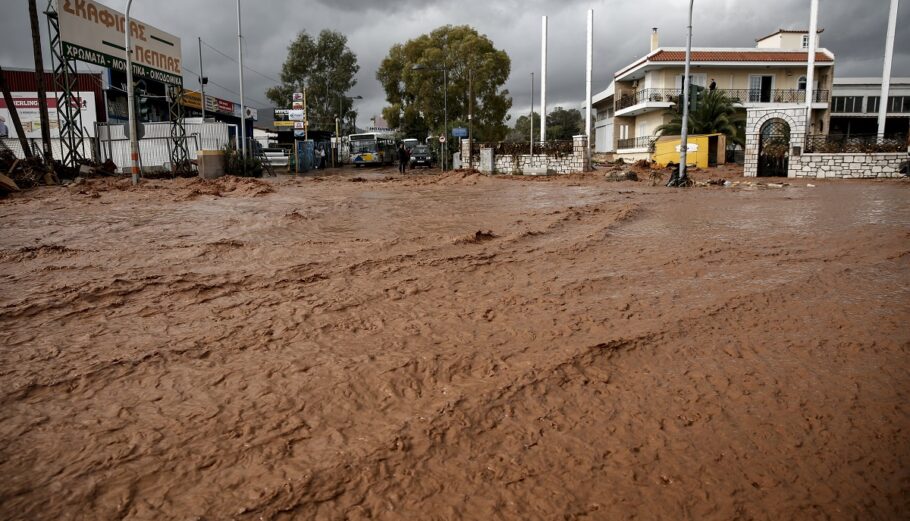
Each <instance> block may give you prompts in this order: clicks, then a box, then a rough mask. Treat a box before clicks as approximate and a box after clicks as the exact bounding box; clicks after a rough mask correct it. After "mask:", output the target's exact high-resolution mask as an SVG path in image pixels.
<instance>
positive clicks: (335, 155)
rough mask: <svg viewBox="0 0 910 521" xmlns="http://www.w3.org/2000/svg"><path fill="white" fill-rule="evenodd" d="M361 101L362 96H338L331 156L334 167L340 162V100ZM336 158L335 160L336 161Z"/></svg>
mask: <svg viewBox="0 0 910 521" xmlns="http://www.w3.org/2000/svg"><path fill="white" fill-rule="evenodd" d="M357 99H363V96H339V97H338V113H337V114H335V146H334V147H333V148H334V149H335V150H334V153H333V154H332V166H335V163H336V162H340V161H341V157H340V156H341V154H340V152H341V129H340V126H339V123H340V122H341V101H342V100H351V101H353V100H357ZM336 158H337V159H336Z"/></svg>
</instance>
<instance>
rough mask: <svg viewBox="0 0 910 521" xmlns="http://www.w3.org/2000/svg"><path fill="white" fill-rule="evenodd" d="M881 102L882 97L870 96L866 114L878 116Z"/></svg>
mask: <svg viewBox="0 0 910 521" xmlns="http://www.w3.org/2000/svg"><path fill="white" fill-rule="evenodd" d="M879 100H881V96H869V97H868V98H866V112H868V113H873V114H877V113H878V102H879Z"/></svg>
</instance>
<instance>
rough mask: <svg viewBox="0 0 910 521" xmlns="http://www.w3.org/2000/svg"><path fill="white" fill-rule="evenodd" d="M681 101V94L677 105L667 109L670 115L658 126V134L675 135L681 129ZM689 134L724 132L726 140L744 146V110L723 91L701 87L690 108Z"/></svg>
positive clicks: (678, 133)
mask: <svg viewBox="0 0 910 521" xmlns="http://www.w3.org/2000/svg"><path fill="white" fill-rule="evenodd" d="M682 101H683V100H682V97H680V98H679V102H677V104H676V107H677V108H673V109H669V110H668V111H667V113H668V114H670V115H672V116H673V119H671V120H670V121H669V122H667V123H664V124H663V125H661V126H659V127H657V129H656V130H657V133H658V134H659V135H661V136H678V135H680V134H681V133H682V105H681V102H682ZM689 134H690V135H691V134H724V135H725V136H727V139H728V140H729V141H732V142H733V143H735V144H737V145H740V146H745V144H746V112H745V111H744V110H742V109H737V108H736V107H734V106H733V102H732V101H731V100H730V98H728V97H727V95H726V94H725V93H724V92H723V91H720V90H709V91H703V92H702V94H700V95H699V101H698V103H697V105H696V107H695V110H690V111H689Z"/></svg>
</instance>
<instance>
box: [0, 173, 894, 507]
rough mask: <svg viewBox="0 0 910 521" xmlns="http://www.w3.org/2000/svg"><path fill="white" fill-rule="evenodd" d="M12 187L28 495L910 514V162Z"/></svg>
mask: <svg viewBox="0 0 910 521" xmlns="http://www.w3.org/2000/svg"><path fill="white" fill-rule="evenodd" d="M358 174H360V177H354V175H357V174H348V175H346V176H336V177H327V178H316V179H313V178H306V179H299V178H288V177H284V178H280V179H278V180H270V181H267V182H261V181H255V180H237V179H223V180H219V181H217V182H202V181H198V180H196V181H187V180H177V181H148V182H146V183H145V184H144V185H143V186H141V187H139V188H130V187H129V183H128V181H110V180H90V181H88V182H87V183H85V184H81V185H78V186H71V187H68V188H42V189H39V190H35V191H31V192H29V193H25V194H18V195H17V196H15V197H12V198H7V199H6V200H0V228H2V231H0V518H2V519H9V520H44V519H48V520H100V519H130V520H140V519H141V520H171V519H174V520H192V519H196V520H226V519H238V520H260V519H267V520H272V519H274V520H291V519H320V520H321V519H351V520H361V519H381V520H399V519H413V520H416V519H429V520H455V519H477V520H494V519H504V520H506V519H507V520H527V519H641V520H657V519H664V520H686V519H692V520H700V519H716V520H732V519H742V520H746V519H755V520H763V519H794V520H796V519H798V520H804V519H833V520H841V519H844V520H846V519H906V517H904V516H906V515H907V512H908V511H910V405H908V399H910V327H908V317H910V183H907V182H900V181H887V182H874V181H868V182H842V183H832V182H828V183H824V182H819V183H818V186H816V187H807V186H805V183H802V184H794V185H792V186H786V187H784V188H767V187H762V186H752V187H750V186H745V185H740V186H736V187H727V188H723V187H700V188H691V189H685V190H674V189H666V188H662V187H652V186H650V184H649V183H647V182H632V181H625V182H620V183H616V182H608V181H606V180H605V179H604V178H603V177H602V176H594V175H589V176H578V177H563V178H559V179H512V178H489V177H481V176H477V175H461V174H456V175H444V176H427V175H422V176H410V177H405V178H402V177H398V176H391V175H390V176H385V175H383V174H376V173H366V174H364V173H360V172H358Z"/></svg>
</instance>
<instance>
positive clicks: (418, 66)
mask: <svg viewBox="0 0 910 521" xmlns="http://www.w3.org/2000/svg"><path fill="white" fill-rule="evenodd" d="M411 70H412V71H427V70H429V71H442V103H443V109H442V121H443V123H442V126H443V132H442V135H443V137H444V138H445V139H446V141H448V139H449V138H448V134H449V69H448V67H445V66H443V67H427V66H426V65H424V64H422V63H415V64H414V65H412V66H411ZM440 145H442V148H444V150H443V151H442V171H443V172H445V171H446V166H447V164H448V162H447V161H446V159H448V158H447V156H448V144H447V143H440Z"/></svg>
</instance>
